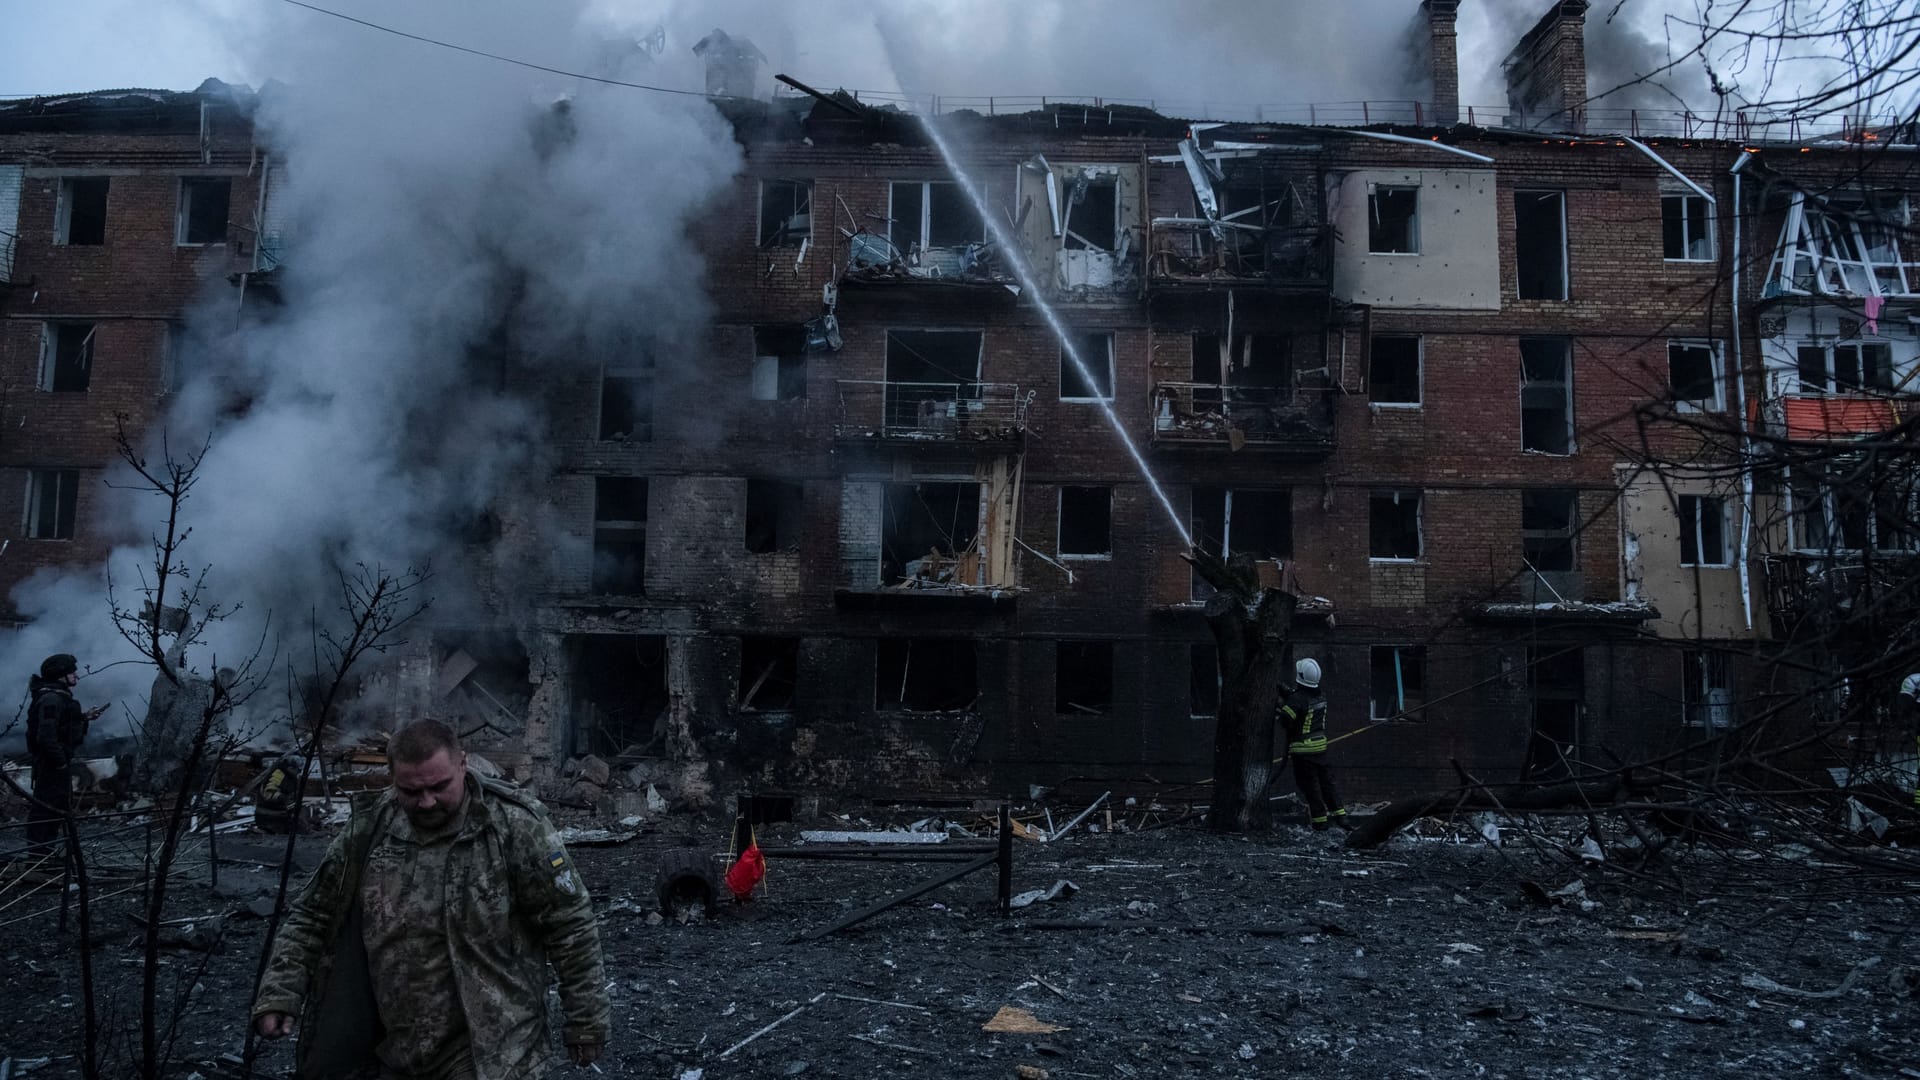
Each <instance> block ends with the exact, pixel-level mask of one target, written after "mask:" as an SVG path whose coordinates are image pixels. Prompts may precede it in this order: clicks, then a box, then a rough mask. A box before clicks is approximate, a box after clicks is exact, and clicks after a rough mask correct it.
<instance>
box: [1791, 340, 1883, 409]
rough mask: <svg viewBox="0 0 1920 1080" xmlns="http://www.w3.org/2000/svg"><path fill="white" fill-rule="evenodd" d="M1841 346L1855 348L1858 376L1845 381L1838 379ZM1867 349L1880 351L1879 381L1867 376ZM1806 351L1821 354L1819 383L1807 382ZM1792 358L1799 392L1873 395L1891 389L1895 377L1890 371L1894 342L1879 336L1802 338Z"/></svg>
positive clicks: (1809, 393) (1855, 369)
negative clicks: (1827, 338)
mask: <svg viewBox="0 0 1920 1080" xmlns="http://www.w3.org/2000/svg"><path fill="white" fill-rule="evenodd" d="M1841 349H1852V350H1853V351H1854V371H1855V373H1856V374H1857V376H1858V378H1856V379H1855V380H1854V381H1853V382H1851V383H1847V384H1844V385H1843V384H1842V383H1841V381H1840V365H1839V359H1838V358H1839V351H1840V350H1841ZM1870 349H1871V350H1877V351H1879V352H1880V353H1881V354H1882V355H1883V358H1884V361H1885V362H1884V363H1882V364H1881V365H1880V367H1879V374H1880V381H1879V383H1874V382H1872V381H1870V380H1869V379H1868V377H1867V373H1868V370H1869V367H1868V364H1867V356H1868V350H1870ZM1808 352H1818V353H1819V354H1820V385H1819V386H1812V385H1809V384H1808V382H1807V367H1806V363H1805V360H1806V354H1807V353H1808ZM1793 361H1794V377H1795V379H1796V380H1797V381H1798V382H1799V392H1800V394H1802V395H1822V396H1824V395H1828V394H1834V395H1842V394H1850V395H1855V396H1872V395H1875V394H1891V393H1893V388H1894V385H1895V379H1894V372H1893V367H1894V358H1893V343H1892V342H1891V341H1884V340H1881V339H1879V338H1848V339H1846V340H1844V341H1820V340H1817V339H1802V340H1799V341H1796V342H1795V343H1794V345H1793Z"/></svg>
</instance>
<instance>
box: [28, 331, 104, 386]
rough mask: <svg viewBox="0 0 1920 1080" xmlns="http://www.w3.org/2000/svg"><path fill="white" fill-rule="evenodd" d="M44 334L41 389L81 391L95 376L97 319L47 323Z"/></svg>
mask: <svg viewBox="0 0 1920 1080" xmlns="http://www.w3.org/2000/svg"><path fill="white" fill-rule="evenodd" d="M45 326H46V329H45V332H44V333H43V334H42V335H41V338H40V389H42V390H49V391H52V392H54V393H79V392H81V391H83V390H85V389H86V388H87V384H88V383H89V382H91V381H92V379H93V338H94V332H95V331H96V330H97V329H98V326H97V325H96V324H94V323H56V322H50V323H47V324H45Z"/></svg>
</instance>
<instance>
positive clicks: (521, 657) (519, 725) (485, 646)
mask: <svg viewBox="0 0 1920 1080" xmlns="http://www.w3.org/2000/svg"><path fill="white" fill-rule="evenodd" d="M433 645H434V656H435V660H434V665H433V697H434V700H435V701H436V702H438V707H439V709H440V710H442V712H443V713H446V714H452V715H454V716H458V717H460V718H461V723H460V731H461V738H462V739H463V740H464V739H466V738H467V737H468V736H469V735H475V736H479V738H478V739H477V740H476V741H478V742H479V743H481V744H482V745H485V744H486V743H488V742H491V741H493V740H494V739H495V738H496V737H498V738H500V739H518V738H521V737H523V736H524V735H525V732H526V722H527V720H526V718H527V704H528V702H529V701H530V700H531V699H532V696H533V684H532V682H531V676H532V672H533V665H532V663H531V662H530V660H529V658H528V656H527V648H526V645H525V644H524V643H523V642H522V641H521V640H520V636H519V635H518V634H516V633H514V632H513V631H510V630H508V631H494V630H474V631H467V632H461V631H458V630H452V629H442V630H436V631H435V632H434V633H433Z"/></svg>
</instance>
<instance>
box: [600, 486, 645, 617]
mask: <svg viewBox="0 0 1920 1080" xmlns="http://www.w3.org/2000/svg"><path fill="white" fill-rule="evenodd" d="M646 568H647V481H646V480H645V478H643V477H637V476H602V477H598V478H596V479H595V480H594V486H593V591H594V592H597V593H614V594H616V595H625V596H638V595H640V594H641V593H643V592H645V591H646V588H645V583H646Z"/></svg>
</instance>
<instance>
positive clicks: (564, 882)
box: [253, 720, 609, 1080]
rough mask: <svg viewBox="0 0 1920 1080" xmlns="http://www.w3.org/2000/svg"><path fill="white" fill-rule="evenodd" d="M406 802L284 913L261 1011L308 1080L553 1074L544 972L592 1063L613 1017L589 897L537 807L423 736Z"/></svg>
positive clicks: (264, 1025) (568, 1034) (568, 1036)
mask: <svg viewBox="0 0 1920 1080" xmlns="http://www.w3.org/2000/svg"><path fill="white" fill-rule="evenodd" d="M387 756H388V762H389V766H390V767H391V769H392V770H393V786H392V788H391V789H389V790H388V791H385V792H382V793H380V794H378V795H377V796H373V797H362V798H360V799H358V800H356V802H355V805H354V811H353V817H352V820H351V821H350V822H349V823H348V825H347V827H346V829H345V830H344V831H343V832H342V833H341V834H340V836H339V837H337V838H336V839H335V840H334V842H333V845H332V846H331V847H329V848H328V849H327V854H326V857H325V859H324V860H323V861H322V862H321V864H320V868H319V869H318V870H316V871H315V872H314V875H313V878H312V879H311V880H310V881H308V882H307V885H306V888H305V889H303V890H302V891H301V893H300V897H299V899H298V900H296V901H295V902H294V904H293V906H292V907H291V908H290V909H289V910H288V912H287V919H286V923H285V925H284V926H282V927H281V929H280V936H279V938H278V940H276V941H275V942H274V946H273V951H272V954H271V955H270V957H269V958H268V962H267V970H266V976H265V978H264V979H263V980H262V982H261V984H260V994H259V996H258V998H256V999H255V1001H254V1005H253V1016H254V1026H255V1029H256V1030H257V1031H258V1032H259V1033H260V1034H262V1035H264V1036H267V1037H268V1038H280V1037H282V1036H284V1035H286V1034H288V1033H289V1032H290V1031H292V1030H293V1028H294V1016H295V1015H296V1014H297V1015H298V1016H299V1017H300V1031H301V1036H300V1045H299V1049H298V1052H297V1055H296V1056H297V1059H298V1073H299V1075H300V1076H303V1077H306V1076H329V1075H337V1074H341V1073H347V1072H353V1071H356V1070H360V1069H364V1068H366V1067H368V1066H369V1065H370V1064H374V1063H376V1062H377V1066H378V1074H379V1075H380V1076H381V1077H383V1078H388V1080H533V1078H535V1077H539V1076H542V1075H544V1074H545V1073H546V1072H547V1071H548V1069H549V1068H550V1067H551V1066H552V1064H553V1061H552V1058H551V1055H550V1053H549V1049H548V1045H549V1042H550V1039H549V1037H548V1033H547V994H546V987H547V966H548V963H549V962H551V964H552V966H553V969H554V971H555V972H556V973H557V974H558V975H559V982H560V1003H561V1006H562V1009H563V1011H564V1014H565V1017H566V1027H565V1032H564V1035H565V1041H566V1044H567V1050H568V1054H569V1056H571V1057H572V1059H573V1061H574V1063H575V1064H579V1065H588V1064H592V1062H593V1061H594V1059H596V1058H598V1057H599V1056H600V1051H601V1048H602V1047H603V1046H604V1045H605V1043H606V1041H607V1034H608V1027H609V1016H608V1008H607V996H606V989H605V987H606V976H605V974H604V972H603V971H602V967H601V960H600V936H599V930H598V928H597V925H596V923H595V920H594V915H593V909H592V907H591V906H590V905H589V903H588V900H587V890H586V886H585V884H584V883H583V882H582V881H581V880H580V876H579V873H578V872H577V871H576V870H575V869H574V865H573V860H572V859H571V858H569V857H568V855H567V852H566V849H565V848H564V847H562V846H561V844H560V839H559V836H558V835H557V834H556V833H555V831H554V829H553V826H552V824H551V823H550V822H548V820H547V815H546V811H545V809H544V808H542V807H541V805H540V804H539V803H538V802H537V801H535V800H534V799H533V798H532V797H530V796H528V795H526V794H524V793H522V792H520V791H519V790H518V789H516V788H512V787H509V786H507V785H505V784H502V783H500V782H499V781H495V780H490V779H485V778H483V777H481V776H480V775H479V774H478V773H476V772H473V771H472V770H470V769H468V767H467V755H466V753H465V752H464V751H463V750H461V748H460V743H459V738H458V736H456V735H455V734H454V732H453V730H452V729H451V728H449V727H447V726H446V725H445V724H442V723H440V722H438V721H435V720H419V721H415V722H414V723H412V724H409V725H407V726H406V727H403V728H401V729H400V731H399V732H397V733H395V734H394V736H393V737H392V739H391V740H389V742H388V744H387Z"/></svg>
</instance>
